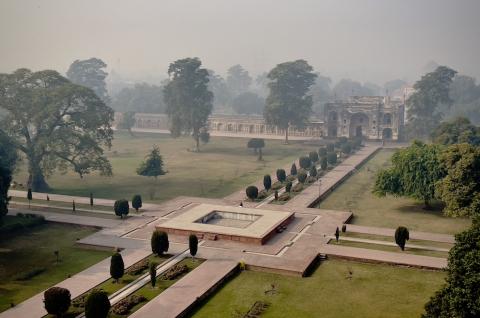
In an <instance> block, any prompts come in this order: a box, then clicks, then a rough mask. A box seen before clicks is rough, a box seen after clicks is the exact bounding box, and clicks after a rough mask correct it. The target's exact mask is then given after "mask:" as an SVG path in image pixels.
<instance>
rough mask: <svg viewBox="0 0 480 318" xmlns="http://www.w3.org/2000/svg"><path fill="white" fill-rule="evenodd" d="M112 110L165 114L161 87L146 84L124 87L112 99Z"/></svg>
mask: <svg viewBox="0 0 480 318" xmlns="http://www.w3.org/2000/svg"><path fill="white" fill-rule="evenodd" d="M112 108H114V109H115V110H116V111H120V112H139V113H165V103H164V102H163V87H161V86H157V85H150V84H147V83H139V84H135V86H134V87H125V88H123V89H122V90H121V91H120V92H118V94H116V95H115V96H114V97H113V98H112Z"/></svg>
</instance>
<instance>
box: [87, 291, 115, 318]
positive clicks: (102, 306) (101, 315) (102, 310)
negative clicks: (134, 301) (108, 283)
mask: <svg viewBox="0 0 480 318" xmlns="http://www.w3.org/2000/svg"><path fill="white" fill-rule="evenodd" d="M109 311H110V300H108V294H107V292H105V291H103V290H96V289H94V290H92V291H91V292H90V294H89V295H88V297H87V300H86V301H85V317H86V318H106V317H107V315H108V312H109Z"/></svg>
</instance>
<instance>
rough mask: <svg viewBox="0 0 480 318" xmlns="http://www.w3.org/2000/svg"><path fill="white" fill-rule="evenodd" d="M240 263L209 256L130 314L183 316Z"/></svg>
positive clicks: (163, 317)
mask: <svg viewBox="0 0 480 318" xmlns="http://www.w3.org/2000/svg"><path fill="white" fill-rule="evenodd" d="M237 266H238V262H236V261H232V260H230V259H218V258H214V259H209V260H207V261H205V262H204V263H203V264H201V265H200V266H199V267H197V268H196V269H195V270H194V271H192V272H190V273H188V274H187V275H186V276H185V277H183V278H182V279H180V280H179V281H178V282H176V283H175V284H174V285H172V286H171V287H169V288H168V289H166V290H165V291H164V292H163V293H161V294H160V295H158V296H157V297H155V298H154V299H152V300H151V301H149V302H148V303H147V304H145V306H143V307H141V308H140V309H139V310H137V311H136V312H134V313H133V314H132V315H130V317H131V318H135V317H141V318H146V317H162V318H175V317H182V316H183V315H184V313H185V312H186V311H187V310H188V309H189V308H191V307H192V306H193V305H195V304H196V303H197V302H198V301H199V300H200V299H202V298H203V297H204V296H205V294H206V293H208V291H209V290H211V289H212V288H213V287H215V286H216V285H217V284H218V282H219V281H221V280H222V279H223V278H224V277H225V276H227V275H228V274H229V273H231V272H233V271H234V270H235V269H236V267H237Z"/></svg>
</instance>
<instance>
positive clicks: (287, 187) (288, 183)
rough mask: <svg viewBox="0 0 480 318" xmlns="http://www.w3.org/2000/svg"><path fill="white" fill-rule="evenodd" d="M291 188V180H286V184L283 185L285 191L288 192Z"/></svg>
mask: <svg viewBox="0 0 480 318" xmlns="http://www.w3.org/2000/svg"><path fill="white" fill-rule="evenodd" d="M291 190H292V182H291V181H288V182H287V185H286V186H285V191H286V192H290V191H291Z"/></svg>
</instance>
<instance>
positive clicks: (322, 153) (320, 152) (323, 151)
mask: <svg viewBox="0 0 480 318" xmlns="http://www.w3.org/2000/svg"><path fill="white" fill-rule="evenodd" d="M318 156H319V157H320V158H321V157H326V156H327V149H326V148H325V147H321V148H319V149H318Z"/></svg>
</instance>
